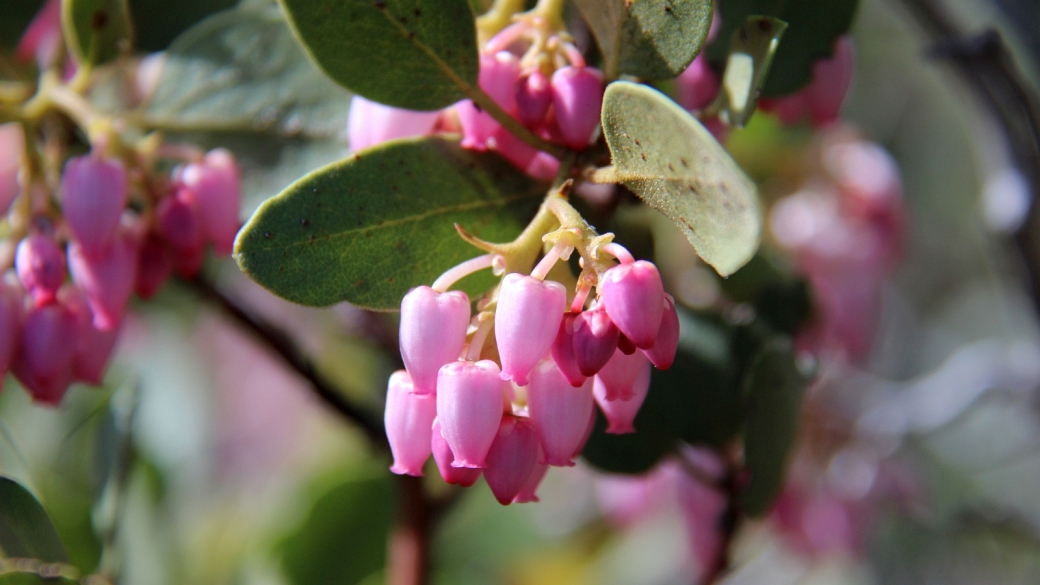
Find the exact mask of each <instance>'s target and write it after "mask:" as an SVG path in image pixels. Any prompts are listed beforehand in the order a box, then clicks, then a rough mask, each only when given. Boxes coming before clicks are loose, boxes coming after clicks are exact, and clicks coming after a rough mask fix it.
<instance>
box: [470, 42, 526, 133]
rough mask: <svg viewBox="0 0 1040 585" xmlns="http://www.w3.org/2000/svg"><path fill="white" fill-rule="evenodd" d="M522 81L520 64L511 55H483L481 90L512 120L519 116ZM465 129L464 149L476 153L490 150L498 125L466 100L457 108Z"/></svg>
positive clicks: (501, 53) (481, 61)
mask: <svg viewBox="0 0 1040 585" xmlns="http://www.w3.org/2000/svg"><path fill="white" fill-rule="evenodd" d="M519 77H520V62H519V60H518V59H517V58H516V57H515V56H514V55H513V54H511V53H508V52H506V51H501V52H499V53H496V54H494V55H489V54H486V53H482V54H481V55H480V88H481V89H483V90H484V92H486V93H487V94H488V96H490V97H491V99H493V100H495V103H497V104H498V105H499V106H502V109H503V110H505V111H506V113H508V114H509V115H511V116H515V115H516V92H515V89H514V88H515V87H516V80H517V78H519ZM455 111H456V112H457V113H458V115H459V123H460V124H461V125H462V146H463V147H464V148H471V149H474V150H484V149H485V148H487V141H488V138H490V137H491V135H492V133H493V132H494V131H495V129H496V128H498V127H499V125H498V122H496V121H495V119H494V118H492V117H491V115H490V114H488V113H487V112H485V111H483V110H481V109H480V108H478V107H477V106H476V105H474V104H473V102H471V101H469V100H464V101H462V102H459V103H458V104H457V105H456V106H455Z"/></svg>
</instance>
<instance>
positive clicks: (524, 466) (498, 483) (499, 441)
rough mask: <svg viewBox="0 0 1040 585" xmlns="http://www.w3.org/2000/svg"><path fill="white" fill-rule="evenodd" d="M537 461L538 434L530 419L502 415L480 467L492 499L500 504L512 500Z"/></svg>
mask: <svg viewBox="0 0 1040 585" xmlns="http://www.w3.org/2000/svg"><path fill="white" fill-rule="evenodd" d="M537 465H538V436H537V435H536V434H535V431H534V428H533V427H532V426H531V423H530V422H528V421H527V419H525V418H524V417H518V416H513V415H511V414H507V415H504V416H502V418H501V424H500V425H499V427H498V432H497V433H496V436H495V439H494V443H493V444H492V445H491V449H490V450H489V451H488V454H487V467H486V468H485V469H484V479H485V480H487V484H488V487H489V488H491V493H493V494H495V499H496V500H498V502H499V503H500V504H502V505H503V506H508V505H509V504H510V503H512V502H513V500H514V499H515V498H516V497H517V496H519V495H520V492H521V491H522V490H523V489H524V485H525V484H526V483H527V479H528V478H529V477H530V476H531V472H533V471H534V470H535V466H537ZM532 491H533V490H532Z"/></svg>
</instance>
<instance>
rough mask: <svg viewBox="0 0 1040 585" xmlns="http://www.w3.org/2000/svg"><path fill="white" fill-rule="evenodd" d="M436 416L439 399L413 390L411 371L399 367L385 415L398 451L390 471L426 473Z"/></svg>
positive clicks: (388, 433)
mask: <svg viewBox="0 0 1040 585" xmlns="http://www.w3.org/2000/svg"><path fill="white" fill-rule="evenodd" d="M436 416H437V402H436V400H435V399H434V397H433V396H425V395H421V394H416V393H414V392H412V380H411V379H410V378H409V377H408V372H405V371H404V370H398V371H396V372H394V373H393V375H391V376H390V383H389V385H388V386H387V389H386V411H385V414H384V417H383V422H384V424H385V426H386V437H387V439H389V441H390V451H391V453H393V455H394V464H393V465H392V466H391V467H390V471H392V472H394V473H398V474H407V475H415V476H421V475H422V474H423V471H422V468H423V464H424V463H426V459H427V458H429V456H430V452H431V451H430V448H431V442H430V441H431V438H432V435H431V429H432V428H433V419H434V418H436Z"/></svg>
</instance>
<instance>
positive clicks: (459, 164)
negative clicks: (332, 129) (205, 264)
mask: <svg viewBox="0 0 1040 585" xmlns="http://www.w3.org/2000/svg"><path fill="white" fill-rule="evenodd" d="M545 191H546V186H545V185H542V184H540V183H537V182H535V181H534V180H532V179H530V178H529V177H528V176H527V175H525V174H524V173H523V172H521V171H519V170H517V169H516V168H515V167H513V166H512V165H510V164H509V163H507V162H506V161H505V160H503V159H501V158H500V157H499V156H498V155H495V154H491V153H478V152H472V151H468V150H464V149H462V148H461V147H460V146H459V145H458V142H457V141H454V140H448V139H441V138H425V139H410V140H399V141H394V142H390V143H386V144H384V145H380V146H377V147H375V148H372V149H368V150H364V151H361V152H359V153H356V154H354V155H353V156H351V157H349V158H347V159H345V160H343V161H341V162H338V163H334V164H332V165H329V166H327V167H324V168H321V169H318V170H317V171H314V172H313V173H311V174H309V175H307V176H305V177H303V178H301V179H300V180H299V181H297V182H295V183H293V184H292V185H290V186H289V187H288V188H287V189H286V190H285V191H284V192H282V193H281V194H280V195H278V196H277V197H274V198H272V199H270V200H268V201H267V202H265V203H264V204H263V205H261V206H260V208H259V209H258V210H257V212H256V214H254V215H253V217H252V219H250V220H249V223H248V224H247V225H246V227H245V228H243V230H242V232H241V233H240V234H239V236H238V241H237V242H236V248H235V254H236V257H237V259H238V262H239V265H240V266H241V267H242V269H243V270H244V271H245V272H246V273H247V274H249V275H250V276H251V277H252V278H253V279H254V280H256V281H257V282H258V283H260V284H261V285H263V286H265V287H267V288H268V289H270V290H271V291H272V292H274V293H275V294H278V295H280V296H282V297H284V298H287V299H289V300H291V301H294V302H297V303H301V304H305V305H312V306H327V305H332V304H335V303H338V302H341V301H349V302H351V303H353V304H355V305H358V306H362V307H368V308H373V309H379V310H395V309H397V308H398V307H399V306H400V302H401V297H403V296H404V294H405V293H406V292H407V291H408V289H410V288H412V287H414V286H417V285H419V284H430V283H432V282H433V280H434V279H435V278H436V277H437V276H438V275H439V274H440V273H441V272H443V271H444V270H447V269H448V268H450V267H452V266H454V265H455V264H457V263H459V262H462V261H463V260H466V259H468V258H472V257H474V256H477V255H479V254H480V252H479V251H478V250H477V249H476V248H473V247H472V246H470V245H469V244H467V243H465V242H463V241H462V240H461V239H460V238H459V236H458V234H457V233H456V232H455V228H454V224H456V223H458V224H459V225H461V226H462V227H464V228H466V229H467V230H468V231H470V232H471V233H473V234H474V235H476V236H478V237H480V238H483V239H486V240H491V241H509V240H511V239H512V238H514V237H515V236H516V235H517V234H519V233H520V230H521V229H522V228H523V225H524V223H525V221H524V219H526V217H523V216H525V215H527V214H526V213H525V212H531V211H533V209H534V207H536V206H537V203H538V202H539V201H540V200H541V198H542V197H543V196H544V194H545ZM485 284H487V283H486V282H485ZM479 290H480V287H477V288H476V290H471V292H479Z"/></svg>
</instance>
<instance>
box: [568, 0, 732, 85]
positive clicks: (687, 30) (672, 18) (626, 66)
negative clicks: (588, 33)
mask: <svg viewBox="0 0 1040 585" xmlns="http://www.w3.org/2000/svg"><path fill="white" fill-rule="evenodd" d="M575 3H576V4H577V5H578V9H579V10H580V11H581V14H582V16H583V17H584V18H585V21H586V22H587V23H588V24H589V28H591V29H592V32H593V34H594V35H595V36H596V41H597V42H598V43H599V46H600V50H601V51H602V52H603V55H604V59H605V61H606V65H605V69H606V71H607V74H608V75H609V76H610V77H611V78H614V77H616V76H617V75H616V74H617V73H625V74H628V75H634V76H636V77H642V78H644V79H670V78H672V77H675V76H676V75H679V74H680V73H682V72H683V71H684V70H685V69H686V67H688V66H689V65H690V62H691V61H693V58H694V57H696V56H697V53H699V52H700V51H701V47H702V46H703V45H704V40H705V39H706V38H707V36H708V29H709V28H711V14H712V0H644V1H642V2H631V1H626V0H576V1H575Z"/></svg>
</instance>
